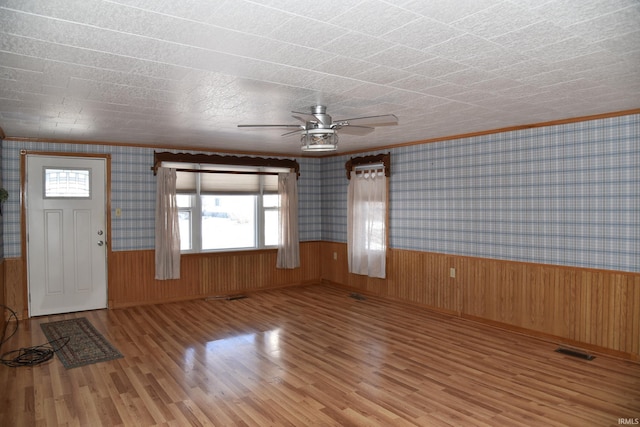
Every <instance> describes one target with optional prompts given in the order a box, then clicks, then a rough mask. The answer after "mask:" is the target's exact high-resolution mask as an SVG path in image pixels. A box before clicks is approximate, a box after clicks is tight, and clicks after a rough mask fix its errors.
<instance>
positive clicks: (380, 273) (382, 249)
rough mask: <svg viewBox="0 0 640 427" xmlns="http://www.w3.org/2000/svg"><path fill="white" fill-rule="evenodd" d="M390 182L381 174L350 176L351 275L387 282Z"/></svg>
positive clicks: (348, 249) (354, 173) (376, 172)
mask: <svg viewBox="0 0 640 427" xmlns="http://www.w3.org/2000/svg"><path fill="white" fill-rule="evenodd" d="M386 218H387V178H386V177H385V175H384V173H383V172H382V171H379V170H374V171H365V172H360V173H356V171H352V172H351V179H350V180H349V188H348V205H347V253H348V261H349V272H350V273H355V274H362V275H366V276H370V277H379V278H382V279H384V278H385V276H386V254H387V241H386V240H387V238H386V237H387V231H386V224H387V221H386Z"/></svg>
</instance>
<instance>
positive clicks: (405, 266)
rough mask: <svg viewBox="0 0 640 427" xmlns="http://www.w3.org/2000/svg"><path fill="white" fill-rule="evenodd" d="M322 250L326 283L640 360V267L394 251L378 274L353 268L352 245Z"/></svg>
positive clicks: (328, 245)
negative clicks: (592, 266)
mask: <svg viewBox="0 0 640 427" xmlns="http://www.w3.org/2000/svg"><path fill="white" fill-rule="evenodd" d="M321 250H322V253H321V258H322V270H321V271H322V280H324V281H328V282H331V283H335V284H339V285H343V286H346V287H349V288H351V289H354V290H357V291H361V292H363V293H369V294H372V295H379V296H385V297H389V298H393V299H398V300H402V301H406V302H409V303H412V304H417V305H421V306H426V307H428V308H430V309H432V310H436V311H440V312H445V313H449V314H455V315H458V316H460V317H464V318H467V319H471V320H475V321H480V322H483V323H487V324H492V325H494V326H499V327H502V328H506V329H510V330H514V331H518V332H523V333H527V334H529V335H534V336H538V337H541V338H545V339H550V340H553V341H555V342H557V343H558V344H565V345H571V346H575V347H579V348H582V349H585V350H592V351H600V352H603V353H607V354H611V355H615V356H618V357H623V358H627V359H632V360H637V361H640V274H638V273H625V272H619V271H605V270H594V269H586V268H578V267H567V266H556V265H542V264H532V263H524V262H516V261H504V260H495V259H485V258H474V257H465V256H457V255H447V254H436V253H429V252H419V251H409V250H399V249H390V250H389V254H388V258H387V278H386V279H374V278H369V277H366V276H360V275H355V274H350V273H349V272H348V265H347V248H346V245H345V244H343V243H335V242H323V244H322V249H321ZM452 269H454V270H453V271H452ZM452 273H454V275H455V277H451V276H452Z"/></svg>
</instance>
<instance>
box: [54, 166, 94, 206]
mask: <svg viewBox="0 0 640 427" xmlns="http://www.w3.org/2000/svg"><path fill="white" fill-rule="evenodd" d="M44 197H46V198H53V197H56V198H63V197H66V198H73V199H87V198H89V197H91V174H90V171H89V170H88V169H51V168H45V169H44Z"/></svg>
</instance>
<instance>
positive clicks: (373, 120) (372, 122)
mask: <svg viewBox="0 0 640 427" xmlns="http://www.w3.org/2000/svg"><path fill="white" fill-rule="evenodd" d="M334 123H336V124H339V125H341V126H354V125H355V126H374V127H375V126H394V125H397V124H398V118H397V117H396V116H395V115H393V114H385V115H382V116H369V117H355V118H353V119H341V120H336V121H335V122H334Z"/></svg>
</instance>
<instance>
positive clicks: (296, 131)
mask: <svg viewBox="0 0 640 427" xmlns="http://www.w3.org/2000/svg"><path fill="white" fill-rule="evenodd" d="M300 127H301V128H302V126H300ZM296 133H300V129H296V130H292V131H291V132H287V133H283V134H282V135H280V136H289V135H293V134H296Z"/></svg>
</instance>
